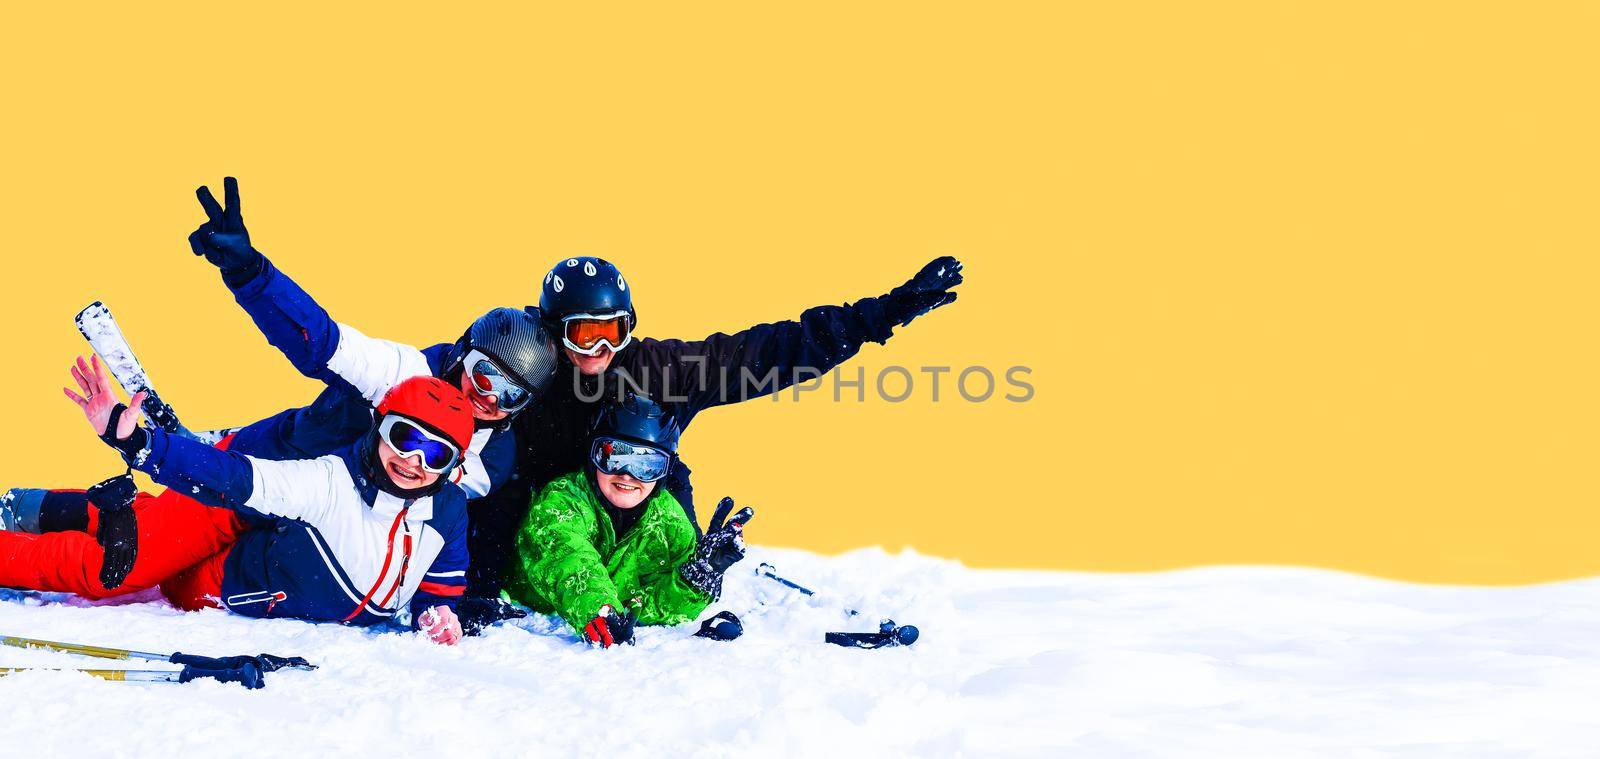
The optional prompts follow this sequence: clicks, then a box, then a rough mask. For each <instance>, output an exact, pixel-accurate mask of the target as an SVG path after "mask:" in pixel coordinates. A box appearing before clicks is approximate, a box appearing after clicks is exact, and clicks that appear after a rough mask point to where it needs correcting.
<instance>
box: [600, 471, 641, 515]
mask: <svg viewBox="0 0 1600 759" xmlns="http://www.w3.org/2000/svg"><path fill="white" fill-rule="evenodd" d="M594 478H595V479H596V480H598V481H599V483H600V495H603V496H605V499H606V500H607V501H610V502H611V505H612V506H615V507H617V508H619V509H631V508H634V507H636V506H638V505H639V504H641V503H644V499H646V498H649V497H650V494H651V493H654V492H655V490H656V484H655V483H654V482H640V481H638V480H636V479H634V478H633V477H631V476H629V475H626V474H606V473H605V472H595V473H594Z"/></svg>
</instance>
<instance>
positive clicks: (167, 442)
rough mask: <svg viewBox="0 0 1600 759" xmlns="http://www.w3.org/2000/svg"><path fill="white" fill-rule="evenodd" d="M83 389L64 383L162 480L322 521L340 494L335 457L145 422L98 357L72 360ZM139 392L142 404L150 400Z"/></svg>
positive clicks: (232, 502) (107, 434) (113, 438)
mask: <svg viewBox="0 0 1600 759" xmlns="http://www.w3.org/2000/svg"><path fill="white" fill-rule="evenodd" d="M72 376H73V379H74V380H75V381H76V382H77V385H78V389H79V390H80V391H82V393H83V394H82V395H79V394H78V393H76V392H73V391H72V389H70V388H63V389H62V392H64V393H66V395H67V397H68V398H70V399H71V400H72V401H73V402H74V403H76V404H78V408H79V409H81V410H82V411H83V413H84V417H85V418H86V419H88V421H89V427H90V428H91V429H93V430H94V431H95V434H96V435H99V436H100V439H101V440H102V441H104V442H105V443H106V444H107V445H109V446H111V447H112V448H114V449H116V451H117V452H118V453H121V454H122V457H123V459H124V460H125V461H126V462H127V463H128V466H129V467H130V468H133V469H138V470H139V471H141V472H144V473H146V474H148V475H150V477H151V478H152V479H154V480H155V481H156V482H157V483H160V484H162V485H165V486H167V487H168V488H172V489H173V490H176V491H177V492H180V493H183V494H184V495H187V496H189V497H191V498H194V499H195V500H198V501H200V502H201V503H205V504H208V505H211V506H222V507H226V508H232V509H237V508H246V509H250V510H252V511H255V512H259V513H262V514H270V515H274V516H282V517H289V518H293V519H303V520H305V521H307V522H310V523H312V524H317V523H318V522H320V521H322V519H323V517H324V516H325V515H326V514H327V513H328V509H330V508H331V507H332V505H333V504H334V503H335V502H336V501H335V499H334V497H333V493H332V487H333V483H334V479H333V473H332V471H331V467H332V462H331V460H329V459H316V460H309V461H308V460H301V461H264V460H261V459H255V458H251V457H249V456H245V455H242V454H239V453H233V452H231V451H222V450H218V449H216V448H212V447H211V446H208V445H205V444H203V443H198V442H196V441H193V440H189V439H187V438H183V437H178V436H176V435H169V434H167V432H166V431H165V430H162V429H158V428H147V427H141V426H139V424H138V419H139V412H137V411H131V410H129V408H128V407H127V406H124V405H123V404H121V403H119V402H118V401H117V397H116V393H115V392H114V391H113V390H112V389H111V383H110V381H109V380H108V379H107V378H106V375H105V370H104V368H103V367H102V366H101V365H100V360H99V358H98V357H96V358H95V359H93V361H92V362H85V361H84V360H83V358H82V357H79V358H78V361H77V363H76V364H75V365H74V366H73V367H72ZM142 395H143V394H142V393H140V394H138V395H135V396H134V397H133V406H134V408H138V405H139V402H140V401H142V400H144V399H143V398H142V397H141V396H142Z"/></svg>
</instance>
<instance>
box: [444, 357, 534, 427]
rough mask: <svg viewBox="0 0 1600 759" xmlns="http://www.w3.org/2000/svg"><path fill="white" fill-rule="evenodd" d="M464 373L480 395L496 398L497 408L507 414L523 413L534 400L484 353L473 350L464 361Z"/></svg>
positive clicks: (526, 390)
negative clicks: (523, 408) (525, 407)
mask: <svg viewBox="0 0 1600 759" xmlns="http://www.w3.org/2000/svg"><path fill="white" fill-rule="evenodd" d="M461 367H462V371H463V372H465V373H466V375H467V380H468V381H470V382H471V383H472V389H474V390H477V391H478V393H479V394H480V395H492V396H494V402H495V406H497V407H498V408H499V409H500V410H501V411H504V412H506V413H508V414H509V413H514V412H517V411H521V410H522V407H523V406H526V405H528V402H529V401H531V400H533V393H530V392H528V389H527V388H525V387H523V386H521V385H519V384H517V383H516V382H514V381H513V380H512V379H511V378H510V377H507V376H506V375H505V372H502V371H500V367H499V366H497V365H496V364H495V363H494V359H492V358H489V357H488V356H487V355H485V354H484V353H483V351H480V350H477V349H473V350H471V351H469V352H468V353H467V357H466V358H465V359H463V360H462V363H461Z"/></svg>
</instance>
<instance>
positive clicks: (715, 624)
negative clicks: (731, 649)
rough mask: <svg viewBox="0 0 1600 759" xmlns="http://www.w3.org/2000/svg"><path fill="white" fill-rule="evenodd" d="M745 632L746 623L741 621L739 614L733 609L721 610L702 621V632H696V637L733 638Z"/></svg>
mask: <svg viewBox="0 0 1600 759" xmlns="http://www.w3.org/2000/svg"><path fill="white" fill-rule="evenodd" d="M743 634H744V625H742V624H740V623H739V617H738V616H737V615H735V614H734V613H733V612H731V611H719V612H717V613H716V614H715V615H713V616H712V617H711V618H710V619H707V620H706V621H704V622H701V623H700V632H697V633H695V634H694V637H696V638H710V639H712V640H733V639H734V638H737V637H739V636H740V635H743Z"/></svg>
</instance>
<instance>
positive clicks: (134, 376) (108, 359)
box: [73, 300, 233, 445]
mask: <svg viewBox="0 0 1600 759" xmlns="http://www.w3.org/2000/svg"><path fill="white" fill-rule="evenodd" d="M73 321H74V322H75V323H77V325H78V332H80V333H82V334H83V338H84V339H85V340H88V341H89V345H90V347H92V348H94V352H95V353H98V354H100V359H101V360H102V361H104V362H105V365H106V368H108V369H110V370H111V376H112V377H115V378H116V380H117V384H120V385H121V386H122V389H123V391H124V392H126V393H127V394H128V397H130V398H131V397H133V395H134V394H135V393H139V392H143V393H144V394H145V398H144V403H143V404H141V408H142V409H143V410H144V413H145V416H146V417H148V418H149V419H150V423H151V424H153V425H155V426H157V427H160V428H161V429H163V430H166V431H167V432H170V433H173V434H177V435H182V436H184V437H187V438H191V439H194V440H198V441H200V442H202V443H205V444H207V445H216V444H217V442H218V441H220V440H222V438H223V437H225V436H226V435H227V434H228V433H230V432H233V430H218V431H212V432H198V433H196V432H191V431H189V429H188V428H186V427H184V426H183V423H182V422H180V421H178V413H177V412H176V411H174V410H173V409H172V406H171V405H169V404H168V403H167V402H166V401H163V400H161V396H160V395H158V394H157V393H156V391H155V388H153V387H151V386H150V375H149V374H148V373H146V372H145V370H144V366H143V365H142V364H140V363H139V358H138V357H137V356H135V355H133V347H132V346H130V345H129V344H128V338H127V336H126V335H124V334H123V333H122V327H121V326H119V325H118V324H117V318H116V317H115V316H113V315H112V314H111V309H110V308H109V307H108V306H106V304H105V303H102V302H100V301H98V300H97V301H95V302H93V303H90V304H89V305H87V306H84V307H83V310H81V311H79V312H78V314H77V316H74V317H73Z"/></svg>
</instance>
